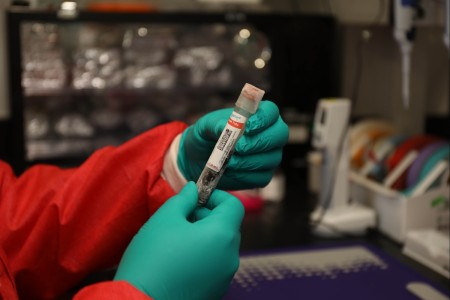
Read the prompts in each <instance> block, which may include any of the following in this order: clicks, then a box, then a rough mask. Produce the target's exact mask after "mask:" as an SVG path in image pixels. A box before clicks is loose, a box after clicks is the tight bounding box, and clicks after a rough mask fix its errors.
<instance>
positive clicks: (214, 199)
mask: <svg viewBox="0 0 450 300" xmlns="http://www.w3.org/2000/svg"><path fill="white" fill-rule="evenodd" d="M206 207H207V208H209V209H210V210H211V213H210V214H209V215H208V217H207V218H204V219H203V220H202V221H203V222H204V221H217V220H220V221H221V222H223V224H226V225H227V226H230V227H231V228H232V229H233V230H239V228H240V226H241V223H242V219H243V217H244V206H243V205H242V203H241V201H239V200H238V199H237V198H236V197H235V196H233V195H231V194H230V193H227V192H224V191H221V190H215V191H214V192H213V193H212V194H211V197H210V198H209V201H208V202H207V204H206Z"/></svg>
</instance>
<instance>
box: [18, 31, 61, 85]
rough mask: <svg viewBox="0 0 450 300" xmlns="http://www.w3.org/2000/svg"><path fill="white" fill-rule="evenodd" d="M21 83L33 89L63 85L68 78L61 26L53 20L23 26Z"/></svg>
mask: <svg viewBox="0 0 450 300" xmlns="http://www.w3.org/2000/svg"><path fill="white" fill-rule="evenodd" d="M21 30H22V34H21V39H22V44H23V47H22V49H23V50H22V57H23V58H22V64H23V73H22V86H23V87H24V88H25V89H26V90H28V91H29V92H28V93H32V92H31V91H32V90H49V89H60V88H62V87H63V86H64V85H65V83H66V80H67V69H66V66H65V63H64V55H63V53H64V51H63V49H62V46H61V44H60V38H59V34H60V32H59V28H58V27H57V25H56V24H50V23H26V24H24V25H23V26H22V29H21Z"/></svg>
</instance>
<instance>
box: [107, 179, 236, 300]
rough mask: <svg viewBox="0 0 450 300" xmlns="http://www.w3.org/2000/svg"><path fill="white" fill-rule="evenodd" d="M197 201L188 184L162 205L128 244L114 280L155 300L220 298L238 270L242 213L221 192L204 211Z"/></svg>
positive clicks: (193, 187)
mask: <svg viewBox="0 0 450 300" xmlns="http://www.w3.org/2000/svg"><path fill="white" fill-rule="evenodd" d="M197 199H198V194H197V188H196V186H195V184H194V183H193V182H189V183H188V184H187V185H186V186H185V187H184V188H183V189H182V190H181V191H180V193H179V194H178V195H176V196H174V197H172V198H170V199H169V200H168V201H167V202H166V203H165V204H164V205H163V206H161V208H160V209H159V210H158V211H157V212H156V213H155V214H154V215H153V216H152V217H151V218H150V219H149V220H148V221H147V223H146V224H145V225H144V226H143V227H142V228H141V230H140V231H139V232H138V233H137V234H136V236H135V237H134V238H133V240H132V241H131V243H130V245H129V246H128V248H127V249H126V251H125V253H124V255H123V257H122V260H121V262H120V264H119V268H118V270H117V273H116V275H115V278H114V279H115V280H125V281H128V282H129V283H130V284H132V285H133V286H135V287H136V288H138V289H139V290H141V291H142V292H144V293H145V294H147V295H149V296H150V297H152V298H153V299H155V300H181V299H183V300H203V299H204V300H214V299H220V298H221V297H222V296H223V295H224V294H225V292H226V291H227V289H228V286H229V284H230V282H231V280H232V278H233V275H234V273H235V272H236V271H237V268H238V266H239V244H240V231H239V230H240V225H241V222H242V218H243V216H244V208H243V206H242V204H241V203H240V202H239V200H238V199H236V198H235V197H234V196H232V195H230V194H228V193H226V192H224V191H220V190H216V191H214V192H213V193H212V194H211V198H210V200H209V202H208V204H207V206H206V207H202V208H198V207H197ZM192 219H195V220H196V221H195V222H192V221H190V220H192Z"/></svg>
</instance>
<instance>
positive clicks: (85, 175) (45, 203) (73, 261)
mask: <svg viewBox="0 0 450 300" xmlns="http://www.w3.org/2000/svg"><path fill="white" fill-rule="evenodd" d="M185 128H186V125H185V124H183V123H180V122H174V123H170V124H166V125H163V126H160V127H157V128H155V129H153V130H150V131H148V132H147V133H145V134H142V135H141V136H139V137H136V138H134V139H132V140H130V141H129V142H127V143H125V144H124V145H122V146H120V147H117V148H113V147H108V148H104V149H102V150H99V151H97V152H96V153H94V154H93V155H92V156H91V157H90V158H89V159H88V160H87V161H86V162H85V163H84V164H83V165H82V166H80V167H79V168H76V169H67V170H63V169H59V168H56V167H53V166H44V165H41V166H36V167H32V168H30V169H29V170H28V171H26V172H25V173H24V174H23V175H21V176H20V177H19V178H16V177H15V176H14V175H13V173H12V171H11V169H10V168H9V167H8V166H7V165H6V164H4V163H0V211H1V214H2V216H1V218H0V244H1V245H2V246H3V248H4V250H5V253H6V255H7V257H8V260H9V263H10V267H11V270H12V273H13V275H14V278H15V281H16V286H17V289H18V292H19V295H20V297H21V298H22V297H23V298H24V299H41V298H52V297H54V296H57V295H60V294H61V293H63V292H64V291H66V290H67V289H68V288H70V287H72V286H73V285H74V284H76V283H77V282H79V281H80V280H81V279H82V278H84V277H85V276H86V275H87V274H89V273H91V272H93V271H95V270H99V269H103V268H106V267H111V266H114V265H115V264H117V263H118V262H119V260H120V257H121V255H122V253H123V251H124V250H125V248H126V246H127V245H128V243H129V241H130V240H131V238H132V236H133V235H134V234H135V233H136V232H137V230H138V229H139V228H140V226H141V225H142V224H143V223H144V222H145V221H146V220H147V219H148V217H149V216H150V215H151V214H152V213H153V212H155V211H156V209H158V208H159V206H160V205H161V204H162V203H163V202H164V201H165V200H167V199H168V198H169V197H170V196H172V195H173V193H174V192H173V190H172V189H171V188H170V186H169V185H168V183H167V182H166V181H165V180H164V179H163V178H162V177H161V176H160V173H161V170H162V165H163V158H164V154H165V152H166V150H167V149H168V148H169V146H170V143H171V142H172V140H173V139H174V137H175V136H176V135H177V134H179V133H180V132H181V131H182V130H184V129H185Z"/></svg>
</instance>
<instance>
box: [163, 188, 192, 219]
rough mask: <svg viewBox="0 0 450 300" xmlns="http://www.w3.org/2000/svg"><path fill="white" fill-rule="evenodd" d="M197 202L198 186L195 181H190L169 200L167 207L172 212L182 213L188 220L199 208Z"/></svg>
mask: <svg viewBox="0 0 450 300" xmlns="http://www.w3.org/2000/svg"><path fill="white" fill-rule="evenodd" d="M197 201H198V192H197V186H196V185H195V183H194V182H193V181H190V182H188V183H187V184H186V185H185V186H184V187H183V188H182V189H181V191H180V192H179V193H178V194H177V195H175V196H174V197H172V198H171V199H169V200H168V201H167V203H166V205H165V206H166V208H167V209H168V210H170V211H171V212H176V213H180V214H182V215H183V216H184V217H186V218H187V217H189V216H190V215H191V214H192V212H193V211H194V210H195V208H196V207H197Z"/></svg>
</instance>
